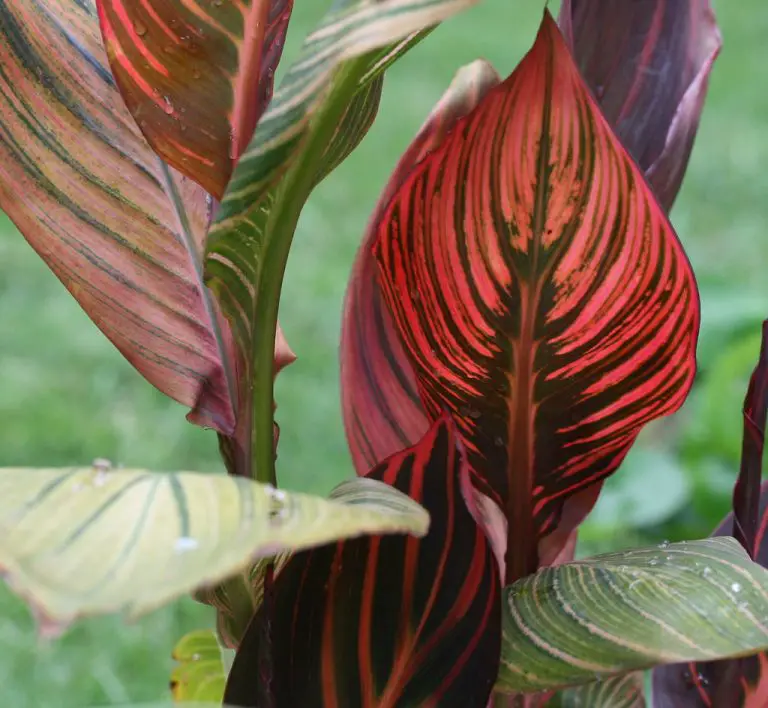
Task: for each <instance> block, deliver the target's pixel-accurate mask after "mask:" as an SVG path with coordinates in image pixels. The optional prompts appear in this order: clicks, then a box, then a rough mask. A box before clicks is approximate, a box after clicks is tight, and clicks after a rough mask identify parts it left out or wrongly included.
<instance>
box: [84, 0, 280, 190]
mask: <svg viewBox="0 0 768 708" xmlns="http://www.w3.org/2000/svg"><path fill="white" fill-rule="evenodd" d="M98 6H99V19H100V21H101V29H102V33H103V36H104V43H105V46H106V48H107V53H108V55H109V59H110V65H111V68H112V72H113V75H114V76H115V79H116V80H117V83H118V85H119V87H120V90H121V93H122V95H123V98H124V99H125V102H126V105H127V106H128V108H129V110H130V111H131V113H132V114H133V116H134V118H135V119H136V122H137V124H138V125H139V127H140V128H141V130H142V132H143V133H144V135H145V136H146V137H147V139H148V140H149V142H150V144H151V145H152V147H153V148H154V149H155V150H156V151H157V153H158V154H159V155H160V156H161V157H162V158H163V159H164V160H166V161H167V162H168V163H169V164H170V165H173V166H174V167H175V168H176V169H177V170H179V171H180V172H182V173H183V174H185V175H187V176H188V177H191V178H192V179H193V180H194V181H195V182H197V183H198V184H200V185H202V186H203V187H204V188H205V189H206V190H207V191H209V192H210V193H211V194H213V195H214V196H215V197H216V198H218V199H220V198H221V197H222V195H223V194H224V190H225V189H226V186H227V182H228V181H229V178H230V176H231V174H232V170H233V167H234V165H235V163H236V161H237V158H238V157H239V156H240V155H241V154H242V152H243V150H245V147H246V146H247V145H248V142H249V141H250V139H251V137H252V135H253V131H254V129H255V127H256V123H257V121H258V119H259V118H260V117H261V115H262V114H263V112H264V110H265V108H266V106H267V103H268V102H269V99H270V98H271V96H272V82H273V78H274V73H275V69H276V68H277V64H278V62H279V61H280V55H281V54H282V49H283V44H284V42H285V33H286V30H287V28H288V20H289V18H290V15H291V9H292V6H293V0H243V1H242V2H214V1H210V2H196V1H195V0H171V1H170V2H169V1H168V0H145V1H144V2H124V0H98Z"/></svg>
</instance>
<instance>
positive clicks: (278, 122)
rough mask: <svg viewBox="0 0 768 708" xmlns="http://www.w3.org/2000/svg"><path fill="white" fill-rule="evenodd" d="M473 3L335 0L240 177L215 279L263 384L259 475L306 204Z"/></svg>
mask: <svg viewBox="0 0 768 708" xmlns="http://www.w3.org/2000/svg"><path fill="white" fill-rule="evenodd" d="M475 2H477V0H380V1H379V2H373V3H372V2H370V0H337V1H336V2H335V3H334V5H333V7H332V9H331V10H330V12H329V13H328V14H327V15H326V17H325V19H324V20H323V22H322V23H321V25H320V27H319V28H318V29H317V30H316V31H315V32H314V33H313V34H311V35H310V36H309V37H308V38H307V40H306V42H305V44H304V48H303V51H302V53H301V55H300V56H299V59H298V60H297V61H296V63H295V64H294V65H293V66H292V68H291V69H290V71H289V72H288V74H287V76H286V78H285V80H284V82H283V84H282V85H281V87H280V89H279V90H278V91H277V92H276V93H275V96H274V98H273V100H272V103H271V104H270V107H269V109H268V110H267V111H266V113H265V114H264V116H263V118H262V119H261V121H260V122H259V125H258V126H257V128H256V132H255V133H254V136H253V139H252V140H251V142H250V144H249V146H248V148H247V149H246V151H245V153H244V154H243V155H242V156H241V158H240V161H239V162H238V165H237V167H236V169H235V171H234V173H233V175H232V179H231V181H230V183H229V186H228V188H227V191H226V193H225V195H224V199H223V201H222V204H221V208H220V211H219V213H218V215H217V218H216V220H215V222H214V224H213V226H212V229H211V231H210V234H209V239H208V244H207V252H206V282H207V283H208V285H209V286H210V287H211V288H212V289H213V290H214V292H215V293H216V295H217V299H218V301H219V303H220V304H221V306H222V308H223V310H224V313H225V314H226V316H227V318H228V319H229V321H230V324H231V326H232V329H233V333H234V338H235V341H236V344H237V347H238V351H239V353H240V359H241V370H242V371H241V376H242V377H243V379H244V380H245V381H246V382H247V385H248V386H249V387H251V386H252V382H254V381H255V382H258V385H257V386H255V393H254V396H255V399H254V401H253V421H252V422H251V425H250V430H251V431H252V438H251V440H249V441H248V442H247V444H246V448H248V449H245V450H244V451H243V455H244V456H246V457H249V458H250V459H252V460H254V461H255V465H254V466H255V468H256V470H257V474H258V478H259V479H261V480H264V481H267V480H271V479H273V478H274V458H273V455H272V447H271V427H270V425H269V423H270V422H271V420H272V390H271V389H272V387H271V382H270V380H271V366H272V364H271V355H270V362H269V366H267V361H266V360H265V359H264V354H265V351H266V349H268V348H272V349H273V348H274V344H273V340H274V336H275V326H276V322H277V307H278V301H279V297H280V287H281V284H282V278H283V272H284V269H285V263H286V260H287V257H288V251H289V249H290V244H291V240H292V238H293V233H294V230H295V227H296V223H297V221H298V218H299V214H300V212H301V209H302V207H303V205H304V202H305V201H306V199H307V197H308V196H309V193H310V192H311V190H312V188H313V187H314V185H315V184H316V183H317V181H318V179H319V178H320V177H322V176H323V175H324V174H326V173H327V172H328V170H329V169H331V168H332V167H333V166H334V165H336V164H338V162H339V161H340V160H341V159H343V157H344V156H345V155H346V154H348V153H349V151H350V150H351V149H352V148H353V147H354V145H356V144H357V143H358V142H359V140H360V138H361V137H362V135H363V134H364V132H365V130H366V129H367V127H368V125H370V122H371V120H372V118H373V112H374V111H375V106H376V102H377V98H378V92H379V90H380V79H381V75H382V72H383V71H384V70H385V69H386V68H387V67H388V66H389V65H390V64H391V63H392V61H394V60H395V59H396V58H397V57H398V56H400V55H401V54H402V53H403V52H404V51H406V50H407V49H408V48H410V47H411V46H413V44H414V43H415V42H417V41H418V40H419V39H420V38H421V36H422V35H423V34H424V33H425V32H427V31H429V29H430V28H431V27H433V26H434V25H436V24H437V23H439V22H440V21H441V20H443V19H445V18H446V17H448V16H450V15H452V14H455V13H456V12H458V11H460V10H462V9H464V8H466V7H468V6H470V5H472V4H474V3H475ZM249 390H250V388H249ZM251 445H253V446H254V449H253V450H251V449H250V448H251Z"/></svg>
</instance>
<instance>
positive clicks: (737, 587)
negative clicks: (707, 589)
mask: <svg viewBox="0 0 768 708" xmlns="http://www.w3.org/2000/svg"><path fill="white" fill-rule="evenodd" d="M731 590H733V592H741V585H739V583H733V584H732V585H731Z"/></svg>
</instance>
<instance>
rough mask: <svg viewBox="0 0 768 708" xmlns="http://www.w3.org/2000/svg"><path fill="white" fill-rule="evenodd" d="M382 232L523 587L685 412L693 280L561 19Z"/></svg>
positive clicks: (414, 339)
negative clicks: (660, 431) (653, 423)
mask: <svg viewBox="0 0 768 708" xmlns="http://www.w3.org/2000/svg"><path fill="white" fill-rule="evenodd" d="M377 230H378V241H377V243H376V246H375V252H376V256H377V259H378V261H379V265H380V279H379V280H380V284H381V288H382V293H383V295H384V298H385V300H386V302H387V304H388V306H389V309H390V311H391V313H392V314H393V320H394V322H395V325H396V328H397V331H398V332H399V335H400V338H401V341H402V343H403V347H404V350H405V352H406V354H407V355H408V358H409V359H410V361H411V363H412V365H413V367H414V372H415V374H416V378H417V380H418V384H419V392H420V394H421V397H422V399H423V400H424V402H425V404H426V407H427V411H428V413H429V414H430V415H435V413H436V412H437V411H440V410H443V409H447V410H449V411H450V412H451V414H452V415H453V416H454V417H455V418H456V420H457V425H458V428H459V431H460V433H461V436H462V439H463V441H464V443H465V445H466V447H467V454H468V458H469V462H470V466H471V468H472V471H473V474H474V475H475V479H476V481H477V484H478V486H479V487H480V488H481V491H483V492H484V493H486V494H490V495H493V497H494V499H495V500H497V501H498V502H499V503H500V504H501V505H502V507H503V508H504V510H505V513H506V517H507V519H508V521H509V529H508V538H509V539H510V542H509V543H508V544H507V556H506V577H507V582H508V583H509V582H511V581H513V580H514V579H517V578H520V577H524V576H525V575H527V574H529V573H531V572H534V571H535V570H536V569H537V567H538V564H539V559H538V554H537V542H538V540H539V539H541V538H543V537H545V536H546V535H547V534H549V533H550V532H552V531H553V530H554V529H555V528H557V525H558V522H559V519H560V517H561V514H562V509H563V502H564V500H566V499H567V498H568V497H570V496H572V495H574V494H576V493H577V492H580V491H582V490H585V489H587V488H589V487H590V486H592V485H594V484H595V483H597V482H600V481H601V480H603V479H604V478H605V477H606V476H607V475H609V474H611V473H612V472H614V471H615V470H616V469H617V467H618V466H619V464H620V463H621V461H622V459H623V458H624V456H625V454H626V452H627V451H628V449H629V447H630V446H631V445H632V443H633V441H634V440H635V438H636V436H637V434H638V433H639V431H640V429H641V428H642V427H643V425H645V424H646V423H647V422H648V421H650V420H652V419H654V418H656V417H659V416H662V415H667V414H669V413H671V412H673V411H675V410H677V408H679V406H680V405H681V404H682V402H683V401H684V400H685V397H686V395H687V393H688V391H689V389H690V386H691V384H692V381H693V376H694V371H695V344H696V337H697V332H698V326H699V302H698V293H697V289H696V284H695V281H694V277H693V273H692V271H691V268H690V265H689V263H688V260H687V258H686V256H685V253H684V252H683V249H682V247H681V246H680V243H679V241H678V239H677V237H676V235H675V233H674V231H673V229H672V227H671V225H670V224H669V221H668V220H667V218H666V216H665V214H664V212H663V211H662V210H661V208H660V207H659V205H658V204H657V202H656V200H655V198H654V197H653V194H652V192H651V190H650V188H649V187H648V186H647V185H646V183H645V181H644V179H643V177H642V174H641V173H640V172H639V170H638V169H637V167H636V166H635V164H634V162H633V161H632V160H631V159H630V157H629V156H628V155H627V153H626V152H625V150H624V149H623V147H622V146H621V144H620V143H619V141H618V140H617V138H616V137H615V136H614V134H613V133H612V131H611V129H610V126H609V125H608V124H607V122H606V121H605V119H604V118H603V116H602V114H601V113H600V111H599V109H598V107H597V105H596V104H595V102H594V99H593V98H592V97H591V94H590V92H589V90H588V89H587V87H586V86H585V84H584V83H583V81H582V79H581V77H580V75H579V72H578V69H577V67H576V66H575V64H574V63H573V60H572V58H571V55H570V52H569V51H568V48H567V46H566V44H565V42H564V41H563V38H562V36H561V35H560V32H559V31H558V29H557V26H556V25H555V23H554V21H553V20H552V17H551V15H549V13H548V12H546V13H545V16H544V20H543V23H542V26H541V29H540V31H539V34H538V37H537V39H536V42H535V44H534V46H533V48H532V49H531V51H530V52H529V53H528V55H527V56H526V57H525V58H524V59H523V61H522V62H521V64H520V65H519V66H518V68H517V69H516V70H515V72H514V73H513V74H512V75H511V76H510V77H509V78H508V79H507V80H506V81H504V82H503V83H502V84H501V85H500V86H498V87H497V88H495V89H493V90H491V91H490V92H489V93H488V94H487V95H486V96H485V98H484V99H483V101H482V102H481V103H480V105H479V106H478V107H477V108H476V109H475V110H474V111H473V112H471V113H470V114H469V115H468V116H467V117H466V118H464V119H462V120H461V121H459V123H458V124H457V125H456V126H455V127H454V129H453V130H452V131H451V132H450V133H449V134H448V135H447V137H446V138H445V139H444V140H443V142H442V143H441V144H440V145H439V146H438V147H437V148H436V149H435V150H434V151H433V152H431V153H430V154H429V155H428V156H426V157H425V158H424V159H423V160H422V161H421V162H420V163H419V164H418V165H417V166H416V167H415V168H414V169H413V171H412V172H411V174H409V175H408V178H407V179H406V180H404V181H403V182H402V184H401V185H400V187H399V189H398V190H397V192H396V194H395V196H394V197H393V199H392V200H391V201H390V202H389V204H388V206H387V208H386V210H385V211H384V213H383V216H382V218H381V220H380V222H379V225H378V229H377Z"/></svg>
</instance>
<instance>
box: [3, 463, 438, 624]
mask: <svg viewBox="0 0 768 708" xmlns="http://www.w3.org/2000/svg"><path fill="white" fill-rule="evenodd" d="M428 524H429V519H428V515H427V513H426V512H425V511H424V510H423V509H422V508H421V507H420V506H419V505H418V504H416V503H415V502H413V501H411V500H410V499H408V497H406V496H405V495H403V494H401V493H399V492H397V491H396V490H394V489H392V488H390V487H388V486H387V485H384V484H381V483H378V482H375V481H374V480H368V479H359V480H351V481H349V482H345V483H344V484H343V485H341V486H340V487H339V488H337V490H336V491H335V494H334V497H333V499H327V500H326V499H321V498H319V497H312V496H309V495H305V494H290V493H287V492H283V491H281V490H275V489H273V488H272V487H269V486H268V485H259V484H256V483H255V482H252V481H250V480H247V479H244V478H240V477H232V476H224V475H215V474H210V475H209V474H199V473H193V472H177V473H173V474H160V473H150V472H146V471H141V470H118V471H108V470H105V469H103V468H102V469H99V468H83V469H71V470H67V469H64V470H62V469H0V569H2V573H3V575H4V576H5V578H6V580H7V581H8V583H9V584H10V585H11V587H12V588H13V589H14V590H15V591H16V592H18V593H19V594H20V595H21V596H22V597H24V598H25V599H27V600H28V601H29V602H30V604H31V605H32V606H33V608H34V609H35V611H36V613H37V614H38V616H39V617H40V619H41V621H42V623H43V628H44V629H45V628H46V627H48V628H50V629H51V630H52V631H53V630H54V629H55V628H57V627H58V626H62V625H66V624H67V623H69V622H71V621H73V620H75V619H77V618H78V617H81V616H84V615H94V614H102V613H108V612H118V611H125V612H127V613H128V614H129V615H130V616H135V615H138V614H141V613H143V612H146V611H149V610H152V609H154V608H156V607H158V606H159V605H161V604H162V603H164V602H166V601H168V600H170V599H172V598H174V597H177V596H179V595H181V594H184V593H187V592H190V591H192V590H194V589H195V588H196V587H199V586H202V585H210V584H213V583H216V582H219V581H221V580H223V579H224V578H227V577H229V576H231V575H234V574H235V573H237V572H238V571H240V570H242V569H243V568H244V567H245V566H247V565H248V564H249V563H252V562H253V561H254V560H255V559H257V558H260V557H265V556H270V555H273V554H275V553H277V552H280V551H282V550H286V549H302V548H309V547H312V546H316V545H322V544H324V543H329V542H331V541H334V540H337V539H340V538H348V537H353V536H357V535H360V534H367V533H413V534H416V535H422V534H424V533H425V532H426V529H427V527H428Z"/></svg>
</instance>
